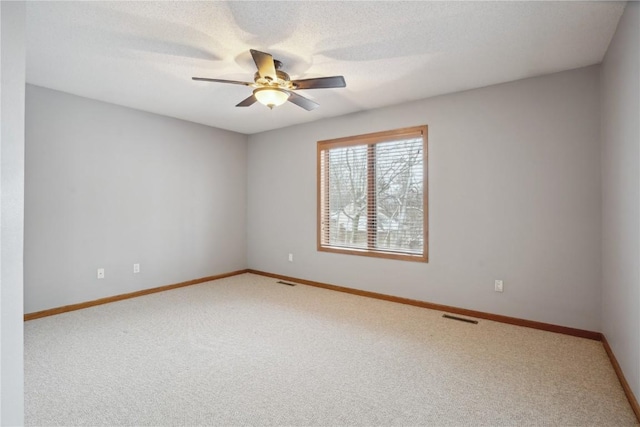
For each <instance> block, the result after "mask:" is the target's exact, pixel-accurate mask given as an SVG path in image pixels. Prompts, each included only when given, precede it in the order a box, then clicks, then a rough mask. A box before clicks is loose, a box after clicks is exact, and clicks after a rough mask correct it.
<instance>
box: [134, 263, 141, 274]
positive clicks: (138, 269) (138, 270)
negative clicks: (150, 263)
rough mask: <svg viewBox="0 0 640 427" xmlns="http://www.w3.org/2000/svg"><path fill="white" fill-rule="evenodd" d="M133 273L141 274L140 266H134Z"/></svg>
mask: <svg viewBox="0 0 640 427" xmlns="http://www.w3.org/2000/svg"><path fill="white" fill-rule="evenodd" d="M133 272H134V273H135V274H137V273H140V264H133Z"/></svg>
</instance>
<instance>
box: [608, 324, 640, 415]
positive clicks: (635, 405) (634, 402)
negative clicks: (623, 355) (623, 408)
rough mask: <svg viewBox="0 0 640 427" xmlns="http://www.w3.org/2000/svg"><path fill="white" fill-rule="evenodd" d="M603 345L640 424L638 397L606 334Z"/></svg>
mask: <svg viewBox="0 0 640 427" xmlns="http://www.w3.org/2000/svg"><path fill="white" fill-rule="evenodd" d="M602 345H603V346H604V350H605V351H606V352H607V355H609V360H610V361H611V365H612V366H613V370H614V371H615V372H616V375H617V376H618V380H619V381H620V384H621V385H622V389H623V390H624V394H625V395H627V399H628V400H629V404H630V405H631V409H633V412H634V413H635V414H636V418H637V419H638V422H640V405H638V400H637V399H636V396H635V395H634V394H633V391H632V390H631V387H630V386H629V383H628V382H627V379H626V378H625V377H624V374H623V373H622V368H620V364H619V363H618V359H616V356H615V354H613V350H612V349H611V346H610V345H609V342H608V341H607V337H606V336H605V335H604V334H602Z"/></svg>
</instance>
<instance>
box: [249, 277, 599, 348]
mask: <svg viewBox="0 0 640 427" xmlns="http://www.w3.org/2000/svg"><path fill="white" fill-rule="evenodd" d="M247 272H248V273H253V274H258V275H261V276H267V277H273V278H275V279H280V280H287V281H289V282H297V283H301V284H303V285H309V286H315V287H317V288H323V289H330V290H332V291H338V292H345V293H348V294H353V295H360V296H364V297H369V298H376V299H381V300H385V301H391V302H397V303H400V304H408V305H413V306H416V307H423V308H429V309H432V310H438V311H446V312H448V313H454V314H460V315H463V316H469V317H476V318H479V319H486V320H493V321H495V322H501V323H508V324H510V325H516V326H524V327H527V328H533V329H541V330H543V331H549V332H556V333H559V334H565V335H572V336H575V337H580V338H588V339H590V340H595V341H600V340H601V338H602V334H600V332H593V331H587V330H584V329H576V328H569V327H567V326H559V325H553V324H550V323H543V322H536V321H533V320H526V319H519V318H517V317H509V316H502V315H500V314H492V313H485V312H482V311H475V310H468V309H466V308H458V307H452V306H449V305H442V304H435V303H432V302H426V301H419V300H413V299H409V298H402V297H395V296H391V295H386V294H379V293H376V292H369V291H362V290H359V289H352V288H345V287H342V286H336V285H329V284H327V283H320V282H315V281H313V280H306V279H298V278H296V277H289V276H283V275H280V274H274V273H268V272H265V271H259V270H252V269H249V270H247Z"/></svg>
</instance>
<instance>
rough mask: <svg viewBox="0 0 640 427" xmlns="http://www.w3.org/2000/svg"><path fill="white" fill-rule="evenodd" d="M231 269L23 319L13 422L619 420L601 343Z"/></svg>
mask: <svg viewBox="0 0 640 427" xmlns="http://www.w3.org/2000/svg"><path fill="white" fill-rule="evenodd" d="M441 316H442V313H441V312H437V311H432V310H426V309H422V308H417V307H411V306H406V305H401V304H395V303H390V302H385V301H379V300H374V299H369V298H364V297H358V296H353V295H347V294H343V293H338V292H333V291H327V290H323V289H317V288H312V287H308V286H303V285H298V286H295V287H289V286H285V285H281V284H277V283H276V280H274V279H270V278H265V277H261V276H255V275H250V274H245V275H241V276H235V277H231V278H228V279H222V280H218V281H215V282H209V283H205V284H201V285H196V286H191V287H187V288H182V289H178V290H173V291H168V292H163V293H158V294H153V295H149V296H145V297H140V298H136V299H131V300H126V301H121V302H117V303H112V304H108V305H103V306H98V307H93V308H90V309H86V310H80V311H76V312H71V313H66V314H62V315H58V316H52V317H48V318H43V319H38V320H33V321H29V322H26V323H25V400H26V402H25V406H26V410H25V418H26V424H27V425H43V426H44V425H254V426H260V425H324V426H331V425H385V426H386V425H403V426H407V425H438V426H449V425H460V426H469V425H485V426H499V425H505V426H521V425H522V426H525V425H536V426H551V425H554V426H587V425H591V426H631V425H637V423H636V419H635V417H634V415H633V412H632V411H631V408H630V406H629V404H628V402H627V400H626V398H625V396H624V393H623V391H622V388H621V386H620V384H619V382H618V380H617V378H616V376H615V373H614V371H613V369H612V367H611V365H610V363H609V360H608V358H607V355H606V353H605V351H604V349H603V347H602V344H601V343H599V342H596V341H591V340H586V339H581V338H575V337H569V336H564V335H559V334H553V333H549V332H542V331H537V330H533V329H527V328H521V327H516V326H510V325H504V324H500V323H495V322H490V321H486V320H480V323H479V324H477V325H473V324H467V323H462V322H459V321H455V320H448V319H444V318H442V317H441Z"/></svg>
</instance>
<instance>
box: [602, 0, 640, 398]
mask: <svg viewBox="0 0 640 427" xmlns="http://www.w3.org/2000/svg"><path fill="white" fill-rule="evenodd" d="M639 47H640V4H639V3H634V2H629V3H628V4H627V7H626V9H625V12H624V14H623V15H622V18H621V19H620V22H619V23H618V29H617V31H616V33H615V36H614V37H613V40H612V41H611V44H610V45H609V50H608V51H607V54H606V56H605V60H604V63H603V65H602V194H603V200H602V201H603V203H602V224H603V226H602V236H603V246H602V257H603V279H602V332H603V333H604V335H605V336H606V338H607V341H608V342H609V344H610V345H611V348H612V349H613V352H614V353H615V355H616V358H617V359H618V362H619V363H620V366H621V368H622V370H623V372H624V374H625V377H626V379H627V381H628V382H629V385H630V386H631V388H632V390H633V392H634V394H635V395H636V397H637V398H640V173H639V170H640V49H639Z"/></svg>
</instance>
